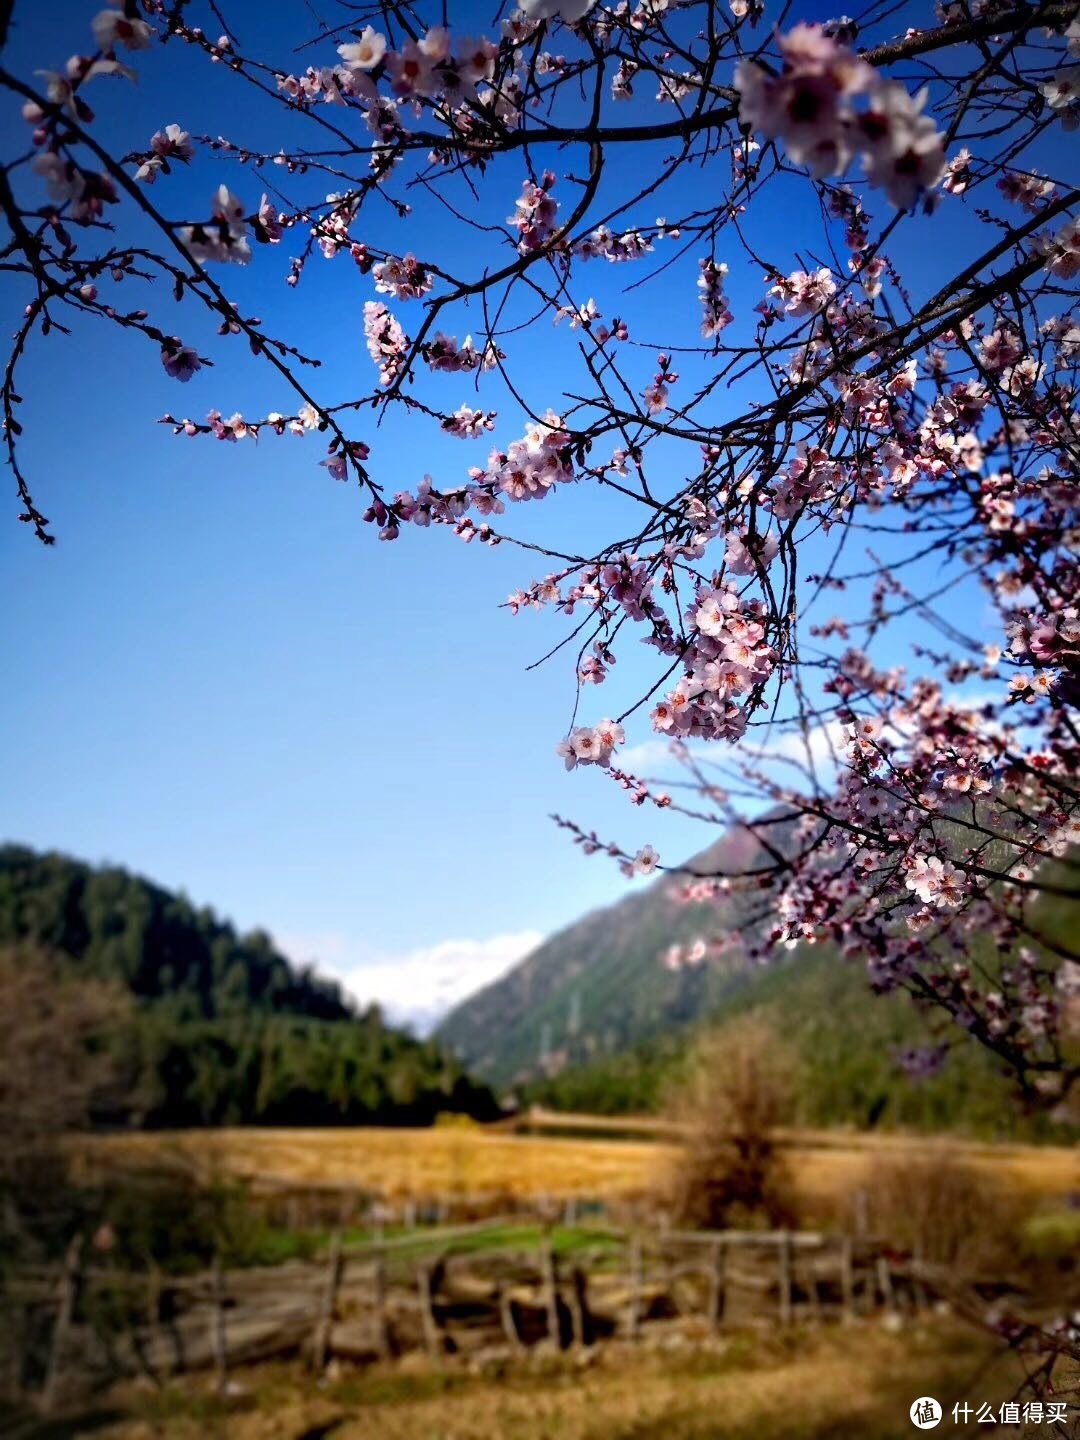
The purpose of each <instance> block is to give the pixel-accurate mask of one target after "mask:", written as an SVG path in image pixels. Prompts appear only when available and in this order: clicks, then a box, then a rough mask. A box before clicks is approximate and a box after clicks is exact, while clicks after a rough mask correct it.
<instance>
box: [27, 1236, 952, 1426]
mask: <svg viewBox="0 0 1080 1440" xmlns="http://www.w3.org/2000/svg"><path fill="white" fill-rule="evenodd" d="M491 1227H492V1222H491V1221H484V1222H480V1223H479V1224H475V1225H466V1226H458V1227H455V1228H453V1229H442V1230H437V1231H430V1232H428V1233H427V1234H426V1235H425V1234H422V1233H421V1232H416V1233H413V1234H406V1235H402V1236H400V1237H396V1238H394V1239H387V1240H383V1241H381V1242H379V1243H376V1244H367V1245H361V1246H352V1247H345V1246H344V1245H343V1244H342V1241H341V1237H340V1234H337V1233H335V1235H334V1236H333V1237H332V1239H331V1243H330V1246H329V1250H328V1253H327V1255H326V1257H325V1258H324V1259H321V1260H319V1261H312V1262H287V1263H284V1264H280V1265H275V1266H264V1267H258V1268H250V1269H236V1270H231V1271H230V1270H227V1269H226V1268H225V1266H224V1265H223V1264H222V1263H221V1262H220V1261H219V1262H217V1263H215V1264H214V1265H213V1267H212V1268H211V1269H210V1270H209V1271H207V1272H206V1273H203V1274H198V1275H193V1276H187V1277H182V1278H175V1277H166V1276H163V1275H161V1274H160V1273H155V1272H150V1273H149V1274H147V1273H143V1274H141V1275H139V1274H133V1273H132V1272H130V1271H119V1270H115V1271H110V1270H108V1269H101V1268H98V1269H84V1268H83V1247H82V1246H81V1245H80V1244H79V1243H78V1242H76V1243H73V1245H72V1246H71V1247H70V1248H69V1251H68V1253H67V1256H66V1257H65V1261H64V1264H63V1267H62V1270H61V1272H60V1274H59V1276H57V1275H56V1274H55V1273H54V1274H53V1275H51V1276H48V1275H44V1274H38V1275H34V1274H24V1275H23V1276H22V1277H21V1279H20V1281H19V1282H17V1283H16V1284H15V1285H14V1286H13V1287H10V1289H9V1294H8V1296H7V1300H8V1305H9V1313H10V1307H11V1306H14V1307H16V1308H18V1307H20V1306H21V1314H22V1317H23V1323H24V1326H25V1329H26V1333H27V1334H28V1335H29V1334H30V1333H31V1331H35V1332H36V1333H38V1334H39V1335H40V1334H41V1333H42V1324H43V1316H44V1315H45V1312H48V1314H49V1316H50V1317H51V1328H50V1331H49V1332H48V1344H47V1361H46V1363H45V1366H44V1371H43V1373H40V1366H39V1374H38V1376H37V1377H36V1383H35V1377H32V1376H28V1375H27V1373H26V1365H25V1364H24V1363H22V1362H20V1360H19V1358H18V1357H17V1356H16V1358H15V1360H14V1362H13V1365H12V1370H13V1378H14V1380H15V1385H16V1388H20V1389H21V1390H22V1398H24V1399H31V1400H33V1401H35V1402H36V1403H37V1404H38V1405H39V1406H40V1407H41V1408H43V1409H46V1410H47V1409H50V1408H52V1407H53V1406H55V1405H57V1404H58V1403H59V1402H60V1400H61V1398H63V1397H64V1396H73V1395H75V1394H78V1393H82V1392H85V1391H86V1390H88V1389H90V1388H93V1387H94V1386H95V1385H96V1384H102V1383H106V1382H107V1381H108V1380H110V1379H113V1378H117V1377H118V1376H121V1375H125V1374H127V1375H131V1374H141V1375H144V1376H148V1377H150V1378H151V1379H152V1380H153V1381H154V1382H155V1383H158V1384H163V1383H165V1382H166V1381H167V1380H169V1379H170V1378H172V1377H173V1376H176V1375H178V1374H180V1373H183V1372H188V1371H195V1370H203V1371H205V1370H208V1369H209V1370H212V1371H213V1372H215V1373H216V1376H217V1379H218V1383H219V1384H220V1385H222V1386H224V1384H225V1383H226V1380H227V1377H228V1374H229V1372H230V1370H232V1369H235V1368H236V1367H238V1366H242V1365H248V1364H252V1363H255V1362H258V1361H261V1360H267V1359H272V1358H276V1357H281V1356H284V1355H288V1354H293V1355H295V1354H302V1355H304V1356H305V1357H306V1358H307V1359H308V1361H309V1362H310V1363H311V1364H312V1365H313V1366H315V1367H316V1368H317V1369H319V1370H321V1369H323V1368H324V1367H325V1366H326V1365H327V1364H328V1363H329V1362H330V1360H331V1359H333V1358H335V1357H337V1358H341V1359H345V1360H349V1361H353V1362H360V1363H363V1362H367V1361H372V1360H376V1359H380V1358H385V1357H388V1356H392V1355H397V1354H401V1353H403V1352H405V1351H408V1350H420V1349H422V1350H425V1351H426V1352H427V1353H428V1354H429V1355H430V1356H431V1357H432V1358H433V1359H440V1358H441V1357H443V1356H447V1355H452V1354H467V1353H471V1352H475V1351H477V1350H482V1349H485V1348H489V1347H492V1346H502V1347H510V1348H512V1349H514V1350H524V1349H526V1348H528V1347H531V1346H534V1345H538V1344H546V1345H548V1346H556V1347H559V1348H567V1347H572V1346H587V1345H592V1344H595V1343H597V1342H598V1341H603V1340H605V1339H608V1338H613V1337H622V1338H624V1339H627V1340H639V1339H642V1338H646V1339H647V1338H648V1336H649V1335H650V1334H655V1333H658V1329H659V1327H661V1326H662V1325H664V1324H667V1325H668V1326H670V1325H672V1324H673V1323H674V1324H681V1325H683V1326H684V1328H685V1327H689V1328H690V1329H691V1331H692V1333H697V1334H699V1335H701V1334H706V1333H708V1332H710V1331H713V1330H717V1329H719V1328H721V1327H723V1326H729V1325H755V1324H757V1325H760V1324H767V1325H771V1326H776V1325H779V1326H788V1325H791V1324H793V1323H795V1322H797V1321H798V1322H804V1321H812V1322H824V1321H829V1320H834V1321H851V1320H854V1319H855V1318H856V1317H857V1316H859V1315H862V1314H869V1313H871V1312H874V1311H880V1310H882V1309H885V1310H893V1311H899V1310H901V1309H910V1310H917V1309H918V1308H920V1307H921V1306H922V1305H924V1304H926V1303H928V1300H929V1299H930V1297H931V1296H932V1295H933V1294H934V1293H937V1291H938V1287H937V1283H936V1282H937V1278H938V1277H935V1276H934V1275H933V1274H932V1273H931V1272H930V1270H929V1268H928V1267H925V1266H920V1265H919V1264H918V1263H917V1262H914V1261H912V1260H911V1259H910V1258H909V1257H903V1256H901V1255H899V1254H897V1253H896V1252H894V1251H892V1250H890V1248H889V1247H888V1246H886V1245H884V1244H882V1243H880V1242H877V1241H873V1240H870V1239H866V1238H852V1237H850V1236H846V1235H826V1234H821V1233H810V1232H806V1231H779V1232H761V1231H731V1230H729V1231H716V1232H702V1233H698V1232H676V1231H669V1232H657V1231H619V1230H615V1229H613V1228H600V1227H598V1228H596V1229H595V1230H592V1231H585V1230H578V1231H575V1232H573V1235H572V1237H571V1238H572V1239H573V1242H574V1244H573V1248H563V1249H561V1250H560V1249H558V1248H557V1247H556V1244H555V1241H556V1240H557V1239H558V1238H559V1236H558V1234H557V1232H551V1231H544V1232H542V1233H541V1237H540V1239H539V1243H537V1244H536V1245H534V1246H527V1247H523V1246H520V1245H519V1246H512V1245H506V1244H505V1243H504V1244H502V1245H500V1244H499V1243H497V1237H496V1236H493V1237H492V1243H491V1244H489V1245H485V1243H484V1239H485V1231H487V1230H489V1229H490V1228H491ZM563 1238H564V1241H565V1238H566V1237H563ZM28 1392H29V1393H28Z"/></svg>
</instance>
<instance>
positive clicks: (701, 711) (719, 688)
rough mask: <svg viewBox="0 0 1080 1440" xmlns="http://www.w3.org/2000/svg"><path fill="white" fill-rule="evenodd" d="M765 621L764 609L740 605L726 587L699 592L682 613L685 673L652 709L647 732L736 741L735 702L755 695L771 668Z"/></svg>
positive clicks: (741, 720) (740, 711)
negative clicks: (685, 633) (685, 639)
mask: <svg viewBox="0 0 1080 1440" xmlns="http://www.w3.org/2000/svg"><path fill="white" fill-rule="evenodd" d="M765 618H766V611H765V606H764V604H763V603H762V602H761V601H759V600H749V601H744V600H742V599H741V598H740V596H739V594H738V591H737V590H736V589H735V587H734V585H732V584H731V583H730V582H727V581H724V582H722V583H717V584H714V585H708V586H702V587H700V588H699V590H698V592H697V594H696V596H695V597H694V600H693V602H692V603H691V605H690V606H689V608H688V610H687V612H686V619H687V623H688V625H689V626H690V631H691V639H690V641H689V643H688V644H687V646H686V649H685V650H684V651H683V653H682V656H681V659H682V662H683V664H684V666H685V670H686V673H685V675H684V676H683V678H682V679H681V680H680V681H679V682H678V684H677V685H676V686H675V688H674V689H673V690H671V691H670V692H669V693H668V694H667V695H666V696H665V698H664V699H663V700H661V701H660V703H659V704H658V705H656V706H655V707H654V709H653V711H652V723H653V728H654V729H655V730H658V731H660V732H661V733H668V734H672V735H675V736H679V737H682V738H686V737H690V736H696V737H700V738H703V739H710V740H737V739H738V738H739V736H740V735H742V733H743V732H744V730H745V729H746V722H747V718H748V716H747V708H746V705H745V704H742V705H740V703H739V702H740V701H745V700H746V699H747V698H748V697H750V696H751V695H752V694H753V693H754V692H755V691H760V689H761V687H762V686H763V685H764V684H765V682H766V681H767V680H768V679H769V677H770V675H771V674H772V673H773V670H774V668H775V666H776V661H777V654H776V651H775V650H774V649H773V647H772V646H771V645H769V644H768V643H767V641H766V638H765V624H764V622H765Z"/></svg>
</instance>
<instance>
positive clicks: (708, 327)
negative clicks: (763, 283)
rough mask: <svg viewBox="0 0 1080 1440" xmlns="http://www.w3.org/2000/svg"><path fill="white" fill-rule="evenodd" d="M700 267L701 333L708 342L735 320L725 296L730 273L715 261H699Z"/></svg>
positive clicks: (698, 286) (698, 285)
mask: <svg viewBox="0 0 1080 1440" xmlns="http://www.w3.org/2000/svg"><path fill="white" fill-rule="evenodd" d="M698 266H699V268H700V270H701V274H700V275H699V276H698V282H697V288H698V289H699V290H700V291H701V309H702V312H703V313H702V316H701V333H702V335H704V336H705V338H706V339H707V340H711V339H712V338H713V337H714V336H716V335H719V334H720V331H721V330H723V329H725V327H726V326H728V325H730V324H731V322H732V320H733V319H734V318H735V317H734V316H733V315H732V313H731V311H730V310H729V308H728V302H727V299H726V297H725V295H724V279H725V277H726V276H727V273H728V267H727V266H726V265H718V264H717V263H716V261H715V260H709V259H705V260H699V261H698Z"/></svg>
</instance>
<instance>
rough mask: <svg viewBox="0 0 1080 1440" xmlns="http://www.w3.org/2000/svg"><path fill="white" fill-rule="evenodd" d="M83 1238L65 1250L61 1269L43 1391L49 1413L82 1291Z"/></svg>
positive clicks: (44, 1407)
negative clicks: (80, 1284)
mask: <svg viewBox="0 0 1080 1440" xmlns="http://www.w3.org/2000/svg"><path fill="white" fill-rule="evenodd" d="M82 1251H83V1237H82V1235H81V1234H80V1235H76V1236H75V1237H74V1238H73V1239H72V1240H71V1242H70V1244H69V1245H68V1248H67V1250H66V1251H65V1252H64V1264H63V1269H62V1270H61V1272H60V1292H59V1296H58V1298H57V1311H56V1323H55V1325H54V1326H53V1332H52V1339H51V1341H50V1344H49V1362H48V1366H47V1368H46V1371H45V1384H44V1386H43V1387H42V1391H41V1408H42V1410H43V1411H44V1412H45V1414H46V1415H47V1414H48V1413H49V1411H50V1410H52V1408H53V1406H54V1405H55V1403H56V1396H57V1392H58V1390H59V1388H60V1374H61V1371H62V1369H63V1364H64V1358H65V1357H64V1352H65V1349H66V1346H67V1338H68V1331H69V1330H70V1329H71V1322H72V1320H73V1319H74V1318H75V1302H76V1300H77V1299H78V1294H79V1276H80V1272H81V1270H82Z"/></svg>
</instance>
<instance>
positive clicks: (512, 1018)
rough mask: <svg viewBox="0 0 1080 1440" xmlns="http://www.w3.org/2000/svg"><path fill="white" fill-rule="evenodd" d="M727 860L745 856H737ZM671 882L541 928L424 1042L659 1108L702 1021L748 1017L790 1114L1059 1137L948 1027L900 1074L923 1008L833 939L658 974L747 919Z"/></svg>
mask: <svg viewBox="0 0 1080 1440" xmlns="http://www.w3.org/2000/svg"><path fill="white" fill-rule="evenodd" d="M740 843H742V842H740V839H739V837H738V836H737V835H732V834H728V835H725V836H723V837H722V838H721V839H720V840H719V841H717V842H716V843H715V844H714V845H713V846H711V847H710V848H709V849H708V850H706V851H704V852H703V853H702V854H701V855H698V856H697V857H695V858H694V859H693V860H692V861H691V862H690V866H691V868H693V869H694V870H696V871H699V872H703V873H708V872H710V871H718V870H721V869H727V868H731V862H732V860H733V858H736V855H735V850H734V848H733V847H735V846H737V845H739V844H740ZM737 858H738V860H739V862H740V863H741V864H745V860H746V853H745V850H744V851H743V852H742V853H741V854H739V855H738V856H737ZM676 888H677V882H673V881H672V880H671V879H667V878H661V879H659V880H657V881H654V882H653V884H652V885H651V886H650V887H649V888H648V889H646V890H644V891H641V892H637V893H632V894H630V895H628V896H627V897H626V898H625V899H623V900H620V901H618V902H616V903H615V904H614V905H611V906H609V907H607V908H606V909H603V910H597V911H594V912H592V913H591V914H589V915H586V916H585V917H584V918H583V919H582V920H580V921H578V922H576V923H575V924H573V925H570V926H568V927H567V928H566V929H564V930H562V931H560V932H559V933H558V934H556V935H553V936H552V937H551V938H550V939H548V940H547V941H545V942H544V944H543V945H541V946H540V947H539V948H538V949H536V950H535V951H533V953H532V954H531V955H528V956H526V957H525V959H524V960H522V961H521V962H520V963H519V964H518V965H517V966H516V967H515V968H514V969H513V970H511V971H510V972H509V974H507V975H505V976H503V977H502V978H501V979H499V980H497V981H495V982H494V983H493V984H491V985H489V986H487V987H486V989H484V990H482V991H480V992H479V993H478V994H477V995H474V996H473V997H471V998H470V999H467V1000H466V1001H464V1002H463V1003H462V1004H461V1005H459V1006H458V1007H457V1008H456V1009H455V1010H454V1011H452V1012H451V1013H450V1014H449V1015H448V1016H447V1017H446V1019H445V1020H444V1021H443V1023H442V1024H441V1025H440V1026H439V1027H438V1029H437V1030H436V1032H435V1033H436V1038H437V1039H438V1040H439V1041H440V1042H441V1043H442V1044H444V1045H446V1046H447V1047H448V1048H450V1049H452V1050H453V1052H454V1053H455V1054H456V1055H457V1056H458V1058H459V1059H460V1060H461V1061H462V1063H463V1064H465V1065H467V1066H468V1067H469V1068H470V1070H472V1071H473V1072H474V1073H475V1074H477V1075H478V1076H480V1077H482V1078H483V1079H485V1080H488V1081H489V1082H490V1083H492V1084H493V1085H495V1086H497V1087H503V1088H505V1087H513V1088H514V1089H515V1090H516V1091H518V1092H519V1094H520V1096H521V1097H522V1098H525V1099H530V1100H536V1101H539V1102H541V1103H544V1104H547V1105H551V1106H553V1107H555V1108H560V1109H564V1110H580V1111H590V1112H594V1113H628V1112H633V1111H642V1110H650V1109H658V1108H660V1107H661V1106H662V1105H663V1104H664V1103H665V1101H666V1099H667V1097H668V1095H669V1093H670V1091H671V1089H672V1086H673V1085H675V1084H676V1083H677V1082H678V1079H679V1077H680V1074H681V1073H682V1071H683V1069H684V1067H685V1064H686V1062H687V1058H688V1056H689V1055H690V1053H691V1052H692V1050H693V1047H694V1044H695V1042H696V1040H697V1037H698V1035H699V1033H700V1031H701V1030H702V1029H703V1028H705V1027H708V1028H710V1029H718V1030H719V1031H720V1032H721V1035H722V1034H723V1031H724V1029H725V1028H726V1027H729V1026H732V1025H734V1024H736V1023H738V1021H739V1020H740V1018H741V1017H742V1016H744V1015H746V1014H748V1013H750V1012H755V1013H758V1014H760V1015H762V1016H764V1018H766V1019H767V1020H768V1021H769V1023H770V1025H771V1027H772V1029H773V1030H774V1032H775V1033H776V1035H777V1037H778V1043H781V1044H783V1045H785V1046H786V1047H787V1048H788V1049H790V1050H791V1051H792V1053H793V1058H794V1060H795V1061H796V1063H797V1066H798V1073H799V1076H800V1080H799V1086H798V1099H797V1103H796V1113H795V1114H793V1115H792V1117H791V1120H792V1123H799V1124H806V1125H835V1124H844V1125H856V1126H867V1125H876V1124H882V1125H886V1126H892V1127H903V1128H915V1129H924V1130H937V1129H954V1130H958V1131H964V1132H967V1133H971V1134H976V1135H982V1136H994V1135H1002V1136H1003V1135H1016V1136H1026V1137H1036V1136H1048V1135H1054V1136H1055V1137H1056V1138H1058V1139H1061V1138H1062V1136H1063V1131H1062V1128H1061V1126H1060V1125H1059V1124H1057V1123H1056V1122H1055V1121H1054V1120H1052V1119H1048V1118H1047V1117H1046V1116H1031V1115H1026V1114H1024V1113H1023V1112H1022V1110H1021V1109H1020V1108H1019V1107H1018V1106H1017V1104H1016V1102H1015V1098H1014V1095H1013V1090H1012V1085H1011V1082H1010V1080H1009V1078H1008V1077H1007V1076H1005V1075H1004V1074H1002V1073H1001V1071H1000V1068H999V1065H998V1062H997V1061H996V1060H995V1058H994V1057H993V1056H992V1055H990V1054H989V1053H988V1052H986V1051H985V1050H983V1049H981V1048H980V1047H978V1046H977V1045H975V1044H974V1043H972V1042H969V1041H968V1040H967V1038H966V1037H965V1036H964V1035H963V1034H962V1033H961V1032H960V1031H959V1030H958V1028H957V1027H955V1026H951V1025H949V1024H948V1022H945V1024H944V1026H943V1027H938V1033H937V1035H936V1037H935V1038H940V1039H942V1040H945V1041H948V1042H949V1043H950V1050H949V1054H948V1058H947V1061H946V1064H945V1066H944V1068H943V1070H942V1071H941V1073H940V1074H938V1075H936V1076H933V1077H931V1078H929V1079H924V1080H919V1081H913V1080H911V1079H909V1078H908V1077H907V1076H906V1075H905V1074H904V1073H903V1071H902V1069H901V1067H900V1065H899V1063H898V1057H899V1055H900V1053H901V1052H902V1051H903V1050H904V1049H906V1048H908V1047H910V1046H913V1045H918V1044H925V1043H926V1042H927V1040H928V1039H929V1038H930V1032H929V1030H928V1021H927V1017H926V1016H925V1015H924V1014H922V1013H920V1012H919V1011H918V1010H917V1009H916V1007H915V1005H914V1004H913V1003H912V1002H911V1000H910V999H909V997H907V996H906V995H903V994H896V995H888V996H875V995H874V994H873V993H872V991H871V989H870V986H869V983H868V980H867V976H866V972H865V969H864V967H863V966H862V965H861V964H859V963H858V962H857V961H846V960H844V959H842V958H841V957H840V956H839V954H838V953H837V952H836V951H835V950H834V949H833V947H831V946H827V945H826V946H800V947H798V948H797V949H795V950H793V951H781V952H780V953H779V955H778V956H777V957H776V958H774V959H772V960H771V961H770V962H769V963H767V964H764V965H751V964H749V963H747V962H746V961H743V960H736V961H731V962H728V963H727V964H725V965H723V966H719V965H717V964H716V962H714V961H709V962H706V963H705V964H704V965H702V966H700V967H698V968H694V969H682V970H679V971H675V972H672V971H670V970H667V969H666V968H665V967H664V965H663V963H662V956H663V952H664V951H665V949H666V948H667V947H668V946H669V945H670V944H672V943H686V942H687V941H689V940H692V939H694V938H696V937H698V936H704V937H708V936H711V935H718V934H724V933H726V932H728V931H730V930H731V929H732V928H737V927H738V925H739V922H740V920H742V921H745V920H746V917H747V909H746V907H747V902H746V901H745V900H743V901H741V902H740V901H739V900H737V899H736V900H727V901H724V902H722V903H719V904H712V905H708V906H702V905H686V904H685V903H682V902H681V901H679V900H678V899H676V898H675V895H674V891H675V890H676ZM1063 903H1064V902H1063ZM1058 910H1060V911H1061V913H1057V911H1058ZM1076 919H1077V908H1076V906H1075V905H1070V906H1068V908H1062V907H1061V906H1059V907H1057V909H1056V910H1055V911H1054V913H1053V914H1051V913H1050V912H1049V911H1047V912H1046V913H1045V914H1044V929H1045V930H1046V931H1047V932H1048V933H1050V932H1052V931H1054V930H1057V931H1058V933H1060V934H1061V936H1062V937H1063V938H1064V937H1066V936H1067V935H1068V934H1069V933H1070V931H1072V932H1073V933H1075V926H1076ZM983 958H984V959H985V960H987V961H988V962H989V963H991V964H993V963H997V962H998V957H997V956H996V954H990V955H988V956H987V957H983Z"/></svg>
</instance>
